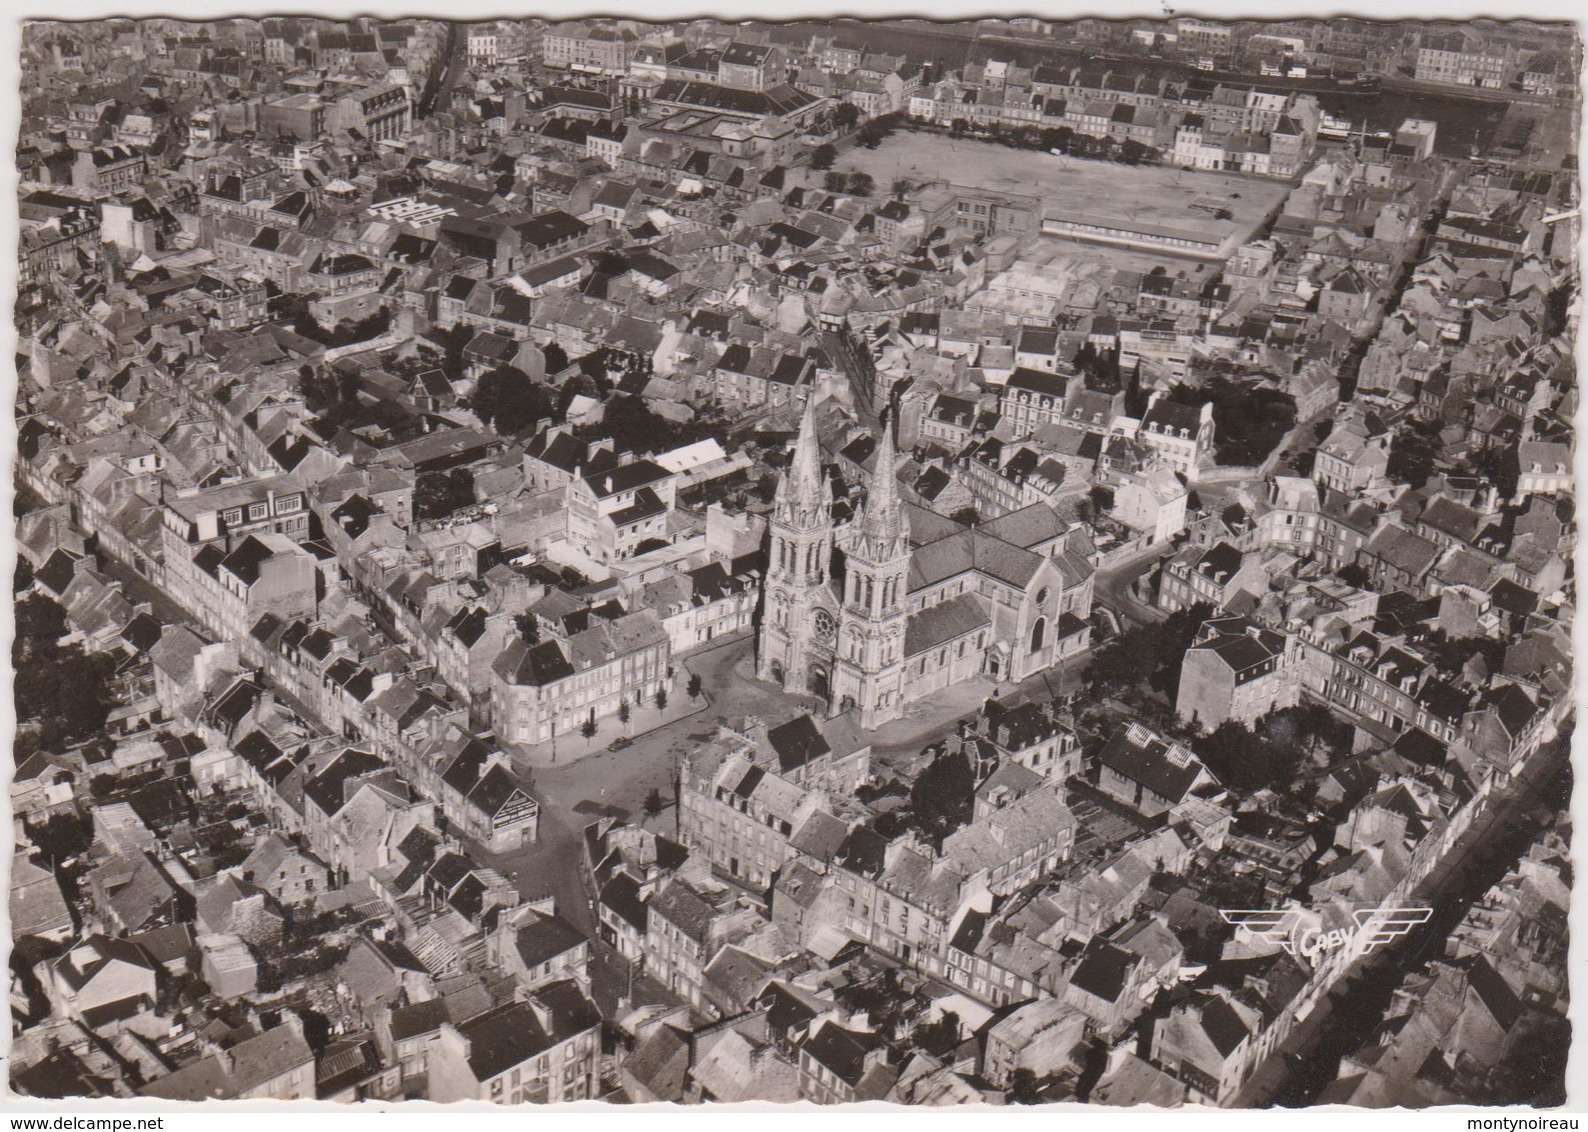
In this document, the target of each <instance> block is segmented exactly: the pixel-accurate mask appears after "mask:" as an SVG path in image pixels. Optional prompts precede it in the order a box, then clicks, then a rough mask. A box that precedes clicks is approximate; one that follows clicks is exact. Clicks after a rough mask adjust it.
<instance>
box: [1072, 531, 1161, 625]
mask: <svg viewBox="0 0 1588 1132" xmlns="http://www.w3.org/2000/svg"><path fill="white" fill-rule="evenodd" d="M1173 549H1174V548H1173V547H1172V546H1170V545H1166V544H1160V545H1158V546H1152V547H1148V548H1147V549H1146V550H1143V551H1142V552H1141V553H1139V554H1136V555H1133V556H1131V557H1130V558H1126V559H1124V560H1123V561H1121V562H1118V563H1116V564H1115V565H1112V566H1109V567H1107V568H1106V569H1102V570H1099V571H1098V572H1097V577H1096V578H1095V580H1094V581H1093V582H1092V600H1093V602H1094V603H1095V604H1101V605H1106V606H1108V607H1109V608H1110V609H1112V610H1113V611H1114V612H1115V613H1117V614H1119V615H1120V617H1122V618H1123V619H1124V620H1126V621H1129V622H1130V623H1131V624H1133V625H1150V624H1152V623H1153V622H1155V621H1162V620H1163V619H1164V617H1165V616H1166V614H1164V613H1163V611H1161V610H1158V609H1155V608H1153V607H1152V606H1150V605H1148V604H1146V603H1145V602H1142V601H1139V600H1137V598H1136V597H1135V596H1134V595H1133V594H1132V593H1131V592H1130V590H1131V587H1132V586H1134V585H1135V584H1136V582H1137V581H1138V580H1139V579H1141V578H1143V577H1144V576H1146V575H1147V574H1150V573H1151V572H1152V571H1153V568H1154V567H1156V566H1157V565H1158V563H1159V562H1160V561H1161V560H1162V559H1163V558H1164V557H1166V556H1167V555H1168V554H1169V553H1170V552H1171V551H1172V550H1173Z"/></svg>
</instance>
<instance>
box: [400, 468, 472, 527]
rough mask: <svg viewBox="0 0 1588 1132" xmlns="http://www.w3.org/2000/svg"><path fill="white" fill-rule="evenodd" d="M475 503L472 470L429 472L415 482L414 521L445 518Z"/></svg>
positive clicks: (459, 469)
mask: <svg viewBox="0 0 1588 1132" xmlns="http://www.w3.org/2000/svg"><path fill="white" fill-rule="evenodd" d="M473 502H474V473H473V472H471V471H469V469H468V468H453V469H452V470H451V471H450V472H426V473H425V474H424V475H422V476H420V477H419V478H418V479H417V480H415V481H414V518H415V519H420V520H423V519H444V518H446V517H447V516H448V515H450V514H452V513H453V512H454V511H459V510H462V509H463V508H464V507H468V506H469V505H471V504H472V503H473Z"/></svg>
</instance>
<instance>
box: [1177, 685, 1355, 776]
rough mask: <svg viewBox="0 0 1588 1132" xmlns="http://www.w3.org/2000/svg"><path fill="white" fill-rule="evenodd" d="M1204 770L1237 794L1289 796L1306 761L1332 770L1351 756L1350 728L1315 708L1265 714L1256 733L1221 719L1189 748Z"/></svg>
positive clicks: (1241, 724)
mask: <svg viewBox="0 0 1588 1132" xmlns="http://www.w3.org/2000/svg"><path fill="white" fill-rule="evenodd" d="M1193 747H1194V749H1195V750H1196V752H1197V755H1198V756H1199V757H1200V758H1201V759H1202V761H1203V763H1204V764H1205V765H1206V766H1207V768H1208V770H1210V771H1212V772H1213V776H1214V777H1215V778H1217V779H1218V780H1219V781H1220V782H1221V783H1223V784H1224V785H1225V786H1228V787H1229V788H1230V789H1232V790H1235V791H1237V792H1239V793H1250V792H1252V791H1255V790H1262V789H1264V788H1267V789H1272V790H1277V791H1279V792H1281V793H1288V792H1290V790H1291V788H1292V787H1293V786H1294V785H1295V782H1296V778H1297V775H1298V774H1300V773H1301V772H1302V771H1303V770H1304V769H1306V767H1307V764H1308V762H1309V761H1311V760H1318V761H1322V762H1323V763H1325V765H1332V764H1334V763H1336V762H1338V761H1339V760H1340V759H1342V758H1344V757H1345V756H1347V755H1349V754H1350V751H1351V728H1350V726H1349V725H1347V724H1344V723H1342V722H1340V721H1339V720H1337V719H1335V718H1334V716H1333V715H1331V714H1330V713H1329V710H1328V709H1327V708H1325V707H1322V706H1321V705H1319V704H1311V703H1309V704H1303V705H1301V706H1298V707H1291V708H1284V709H1282V710H1280V711H1276V712H1270V713H1269V714H1267V715H1265V716H1263V717H1262V718H1261V719H1259V720H1258V721H1257V726H1256V727H1255V728H1253V727H1248V726H1247V725H1246V724H1244V723H1241V722H1239V721H1238V720H1226V721H1225V722H1224V723H1221V724H1220V725H1219V726H1218V727H1216V728H1214V729H1213V731H1212V732H1210V733H1209V734H1207V735H1205V736H1203V737H1202V738H1200V739H1197V740H1196V741H1195V742H1194V744H1193Z"/></svg>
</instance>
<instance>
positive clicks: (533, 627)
mask: <svg viewBox="0 0 1588 1132" xmlns="http://www.w3.org/2000/svg"><path fill="white" fill-rule="evenodd" d="M513 627H514V628H515V629H517V630H518V635H519V637H520V638H521V639H522V640H523V642H524V643H525V644H526V645H538V644H540V620H539V619H538V618H537V617H536V616H535V615H534V614H533V613H528V612H525V613H518V614H515V615H514V616H513Z"/></svg>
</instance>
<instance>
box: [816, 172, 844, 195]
mask: <svg viewBox="0 0 1588 1132" xmlns="http://www.w3.org/2000/svg"><path fill="white" fill-rule="evenodd" d="M822 189H823V190H824V191H826V192H829V193H842V192H847V191H848V190H849V177H848V175H847V174H844V173H838V172H830V173H828V174H827V176H826V177H824V178H822Z"/></svg>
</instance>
